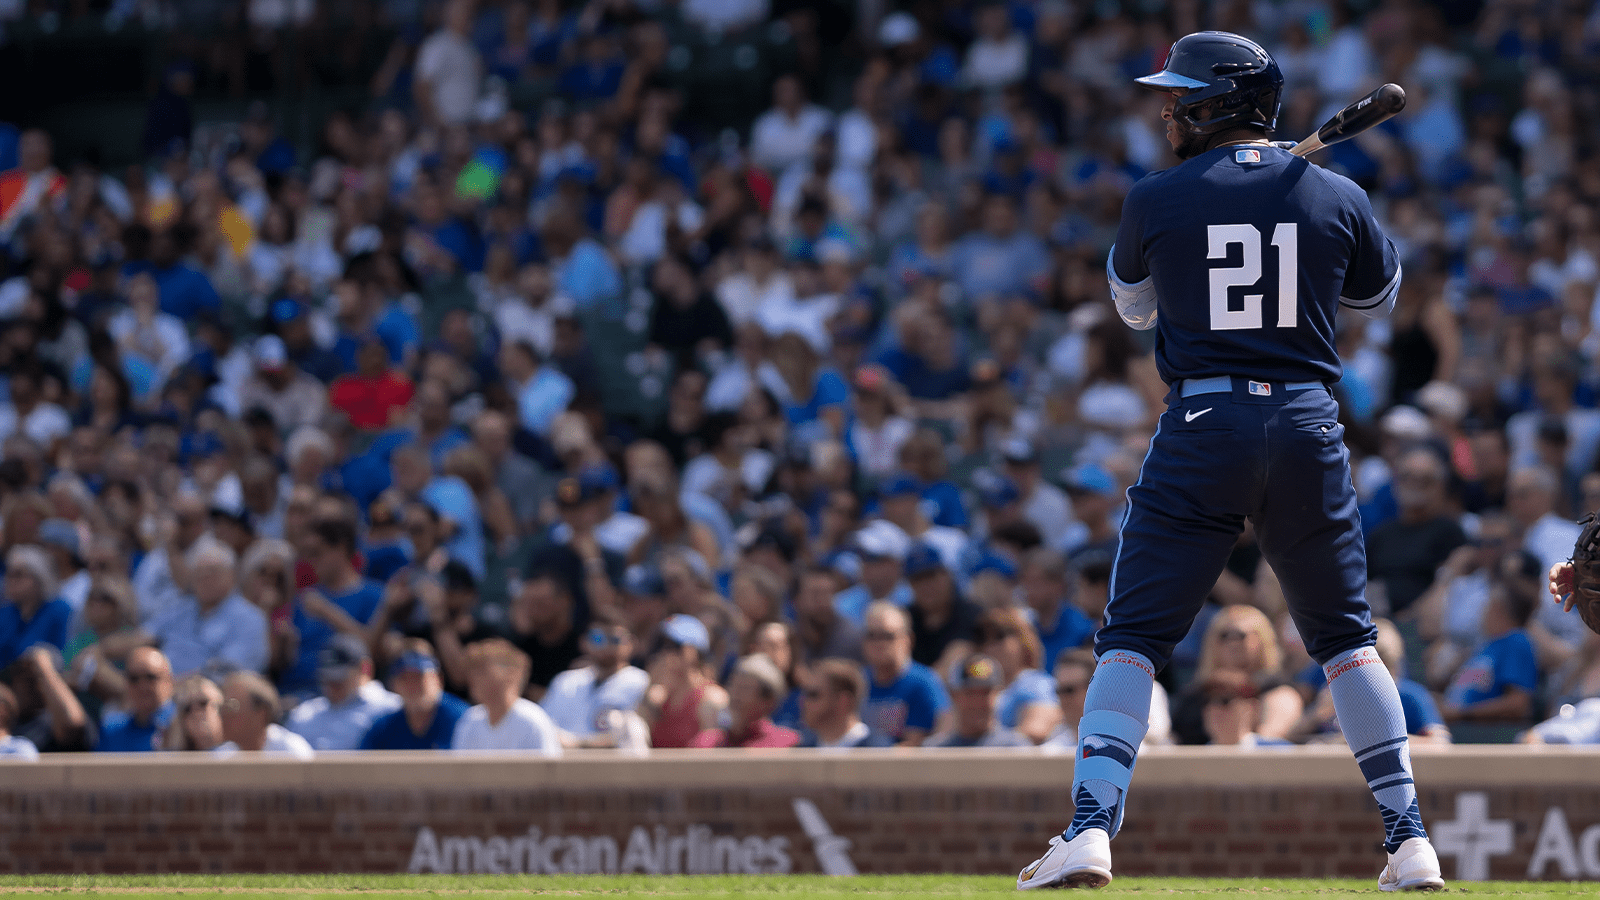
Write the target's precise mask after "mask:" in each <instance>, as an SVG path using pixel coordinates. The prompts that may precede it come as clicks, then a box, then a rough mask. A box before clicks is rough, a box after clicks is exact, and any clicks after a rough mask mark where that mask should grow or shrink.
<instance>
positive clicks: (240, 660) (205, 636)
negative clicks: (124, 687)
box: [146, 536, 268, 680]
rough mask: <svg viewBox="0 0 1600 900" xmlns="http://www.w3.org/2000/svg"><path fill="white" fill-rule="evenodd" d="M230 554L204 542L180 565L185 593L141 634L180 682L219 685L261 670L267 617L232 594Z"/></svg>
mask: <svg viewBox="0 0 1600 900" xmlns="http://www.w3.org/2000/svg"><path fill="white" fill-rule="evenodd" d="M237 561H238V558H237V556H236V555H235V554H234V552H233V548H232V547H229V546H228V545H227V544H224V543H222V542H221V541H219V540H217V539H216V538H213V537H210V536H206V537H202V538H201V539H200V540H198V541H196V542H195V545H194V546H193V547H191V548H189V551H188V553H187V554H186V558H185V560H184V563H185V567H186V568H187V569H188V581H189V592H188V593H187V594H185V595H184V596H183V597H181V598H180V599H179V600H178V601H177V602H176V603H173V604H172V605H171V606H168V607H167V608H166V609H165V610H163V611H162V612H161V613H160V614H158V615H157V616H156V617H155V618H153V619H151V620H150V623H149V625H148V626H146V630H147V631H148V632H149V633H150V636H151V637H153V638H154V639H155V640H156V642H157V643H159V644H160V645H161V649H162V650H163V651H164V652H165V653H166V654H167V657H168V659H169V660H170V661H171V665H172V672H173V674H174V675H175V676H176V677H179V678H182V677H184V676H186V675H190V674H193V673H196V672H198V673H200V674H202V675H205V676H207V677H209V678H211V679H213V680H220V679H221V678H222V677H224V676H226V675H227V674H228V673H229V672H232V671H234V670H235V669H244V670H246V671H251V672H264V671H266V669H267V662H268V649H267V617H266V614H265V613H263V612H262V611H261V610H260V609H259V608H257V607H256V606H255V604H253V603H251V602H250V601H249V600H246V599H245V598H244V597H243V596H242V595H240V594H239V593H238V592H237V591H236V590H235V589H234V582H235V578H234V573H235V570H236V569H237Z"/></svg>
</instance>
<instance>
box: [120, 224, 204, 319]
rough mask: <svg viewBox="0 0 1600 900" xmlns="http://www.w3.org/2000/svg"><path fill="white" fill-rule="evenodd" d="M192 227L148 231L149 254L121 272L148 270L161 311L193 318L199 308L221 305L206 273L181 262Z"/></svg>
mask: <svg viewBox="0 0 1600 900" xmlns="http://www.w3.org/2000/svg"><path fill="white" fill-rule="evenodd" d="M193 235H194V229H193V228H191V227H189V226H187V225H178V226H174V227H172V228H163V229H161V230H159V231H156V232H154V233H153V234H151V235H150V258H149V260H147V261H137V262H130V263H128V264H127V265H125V266H123V268H122V274H123V275H137V274H139V273H141V272H149V273H150V274H151V275H152V276H154V277H155V280H156V286H157V287H159V288H160V289H161V311H162V312H164V313H166V314H168V315H172V316H177V317H178V318H179V319H182V320H183V321H184V322H193V321H194V320H195V319H196V318H197V317H198V316H199V314H200V313H201V312H202V311H208V312H212V313H216V312H219V311H220V310H221V309H222V298H221V297H219V296H218V295H217V290H216V288H214V287H212V286H211V280H210V279H209V278H207V277H206V276H205V273H203V272H201V271H200V270H198V269H195V268H192V267H190V266H188V265H186V264H185V263H184V262H183V259H182V256H183V253H184V250H185V249H186V248H185V246H184V245H185V244H186V243H187V242H188V241H189V240H190V239H192V237H193Z"/></svg>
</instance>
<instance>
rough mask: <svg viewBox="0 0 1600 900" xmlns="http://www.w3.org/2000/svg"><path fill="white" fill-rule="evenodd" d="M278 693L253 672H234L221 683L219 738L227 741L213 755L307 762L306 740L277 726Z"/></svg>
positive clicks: (309, 750) (308, 754)
mask: <svg viewBox="0 0 1600 900" xmlns="http://www.w3.org/2000/svg"><path fill="white" fill-rule="evenodd" d="M280 709H281V705H280V701H279V699H278V689H277V688H275V687H273V686H272V682H270V681H268V680H267V679H266V678H264V677H262V676H261V675H258V674H256V673H255V672H235V673H233V674H232V675H229V676H228V680H227V681H224V682H223V683H222V736H223V737H225V738H227V739H228V742H227V743H226V744H223V745H222V746H220V747H218V748H217V749H216V750H215V751H213V752H214V753H216V754H217V755H219V756H232V755H234V754H236V753H238V752H239V751H241V750H242V751H245V752H247V753H269V754H272V755H274V756H292V757H294V758H295V759H310V758H311V757H312V756H313V755H314V754H313V752H312V750H311V745H310V744H308V743H306V739H305V738H303V737H301V736H300V735H298V734H295V733H294V732H292V731H290V730H289V729H287V728H284V727H283V726H282V725H279V724H278V716H279V715H280V714H281V713H280Z"/></svg>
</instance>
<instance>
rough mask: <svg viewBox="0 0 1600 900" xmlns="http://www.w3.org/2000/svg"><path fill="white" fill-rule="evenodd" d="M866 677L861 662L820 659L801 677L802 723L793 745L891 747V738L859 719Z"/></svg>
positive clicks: (864, 696)
mask: <svg viewBox="0 0 1600 900" xmlns="http://www.w3.org/2000/svg"><path fill="white" fill-rule="evenodd" d="M866 694H867V679H866V676H864V675H863V674H862V669H861V666H859V665H857V664H856V663H854V662H851V661H850V660H845V659H824V660H820V661H818V662H817V663H816V665H813V666H811V667H810V669H809V670H807V672H806V674H805V675H804V676H803V677H802V683H801V688H800V717H801V721H802V723H803V724H804V725H805V728H804V730H803V731H801V738H800V743H798V744H796V745H795V746H797V747H820V748H823V749H840V750H843V749H852V748H855V747H893V746H894V739H893V738H891V737H889V736H888V735H886V734H884V733H883V732H881V731H874V730H872V728H870V727H869V726H868V725H867V723H866V722H863V721H862V720H861V715H860V711H861V708H862V702H863V701H864V700H865V699H866Z"/></svg>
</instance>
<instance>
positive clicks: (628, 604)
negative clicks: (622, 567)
mask: <svg viewBox="0 0 1600 900" xmlns="http://www.w3.org/2000/svg"><path fill="white" fill-rule="evenodd" d="M669 615H670V613H669V612H668V610H667V586H666V584H665V583H664V582H663V581H662V580H661V570H660V569H657V568H656V567H655V566H653V565H646V564H643V563H641V564H639V565H634V566H629V567H628V568H627V571H626V573H625V574H624V575H623V578H622V620H623V622H624V623H625V624H626V625H627V626H628V631H629V633H630V634H632V636H633V655H632V657H631V658H630V659H629V662H630V663H631V664H632V665H635V666H639V667H641V668H642V667H644V666H646V665H648V664H649V661H650V658H651V657H652V656H654V655H655V653H656V651H657V650H658V649H659V648H660V645H661V642H662V636H661V626H662V625H663V624H664V623H665V622H666V620H667V617H668V616H669Z"/></svg>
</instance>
